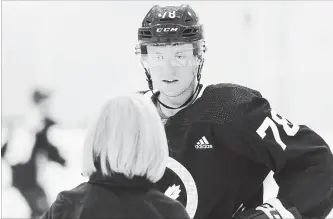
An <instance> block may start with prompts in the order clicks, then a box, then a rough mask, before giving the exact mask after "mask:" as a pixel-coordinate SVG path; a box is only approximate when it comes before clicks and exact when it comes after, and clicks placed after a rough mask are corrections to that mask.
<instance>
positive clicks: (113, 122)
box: [83, 94, 169, 182]
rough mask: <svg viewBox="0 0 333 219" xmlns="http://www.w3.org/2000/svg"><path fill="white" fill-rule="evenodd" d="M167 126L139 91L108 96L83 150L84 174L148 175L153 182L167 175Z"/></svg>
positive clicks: (148, 100)
mask: <svg viewBox="0 0 333 219" xmlns="http://www.w3.org/2000/svg"><path fill="white" fill-rule="evenodd" d="M168 153H169V152H168V146H167V139H166V135H165V130H164V126H163V124H162V121H161V119H160V117H159V115H158V113H157V110H156V108H155V106H154V105H153V103H152V101H151V100H150V99H149V98H147V97H144V96H143V95H140V94H128V95H121V96H117V97H114V98H111V99H109V100H108V101H107V102H106V103H105V105H104V106H103V107H102V110H101V112H100V114H99V116H98V119H97V121H96V122H95V123H94V124H93V126H92V127H91V128H90V130H88V133H87V136H86V139H85V145H84V153H83V174H84V175H86V176H87V175H88V176H89V175H91V174H92V173H93V172H96V167H95V165H94V162H95V161H96V157H97V162H99V165H100V167H101V172H102V173H103V174H104V175H112V172H117V173H122V174H124V175H125V176H127V177H128V178H132V177H133V176H145V177H147V179H149V180H150V181H152V182H156V181H158V180H159V179H160V178H161V177H162V176H163V174H164V171H165V168H166V161H167V158H168V155H169V154H168Z"/></svg>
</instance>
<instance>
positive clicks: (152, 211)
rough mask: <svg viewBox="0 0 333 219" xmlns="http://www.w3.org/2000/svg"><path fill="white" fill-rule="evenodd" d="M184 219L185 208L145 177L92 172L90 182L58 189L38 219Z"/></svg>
mask: <svg viewBox="0 0 333 219" xmlns="http://www.w3.org/2000/svg"><path fill="white" fill-rule="evenodd" d="M65 218H66V219H82V218H85V219H88V218H89V219H99V218H110V219H125V218H126V219H139V218H140V219H184V218H189V216H188V214H187V213H186V210H185V208H184V207H183V205H182V204H180V203H179V202H178V201H175V200H173V199H171V198H169V197H167V196H165V195H164V194H163V193H161V192H159V191H158V190H157V189H155V185H154V184H153V183H151V182H149V181H148V180H147V179H146V178H144V177H134V178H133V179H128V178H126V177H125V176H124V175H122V174H118V173H117V174H114V175H112V177H105V176H103V175H102V174H101V173H100V172H96V173H94V174H92V176H91V177H90V179H89V181H88V182H86V183H82V184H81V185H79V186H77V187H76V188H74V189H72V190H70V191H63V192H61V193H60V194H59V195H58V197H57V199H56V201H55V202H54V203H53V204H52V206H51V207H50V209H49V210H48V211H47V212H45V213H44V215H43V216H42V217H41V219H65Z"/></svg>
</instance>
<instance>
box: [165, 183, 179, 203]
mask: <svg viewBox="0 0 333 219" xmlns="http://www.w3.org/2000/svg"><path fill="white" fill-rule="evenodd" d="M179 187H180V185H178V186H176V185H175V184H173V186H169V188H168V189H167V190H166V191H165V193H164V194H165V195H166V196H168V197H170V198H172V199H175V200H176V199H177V198H178V197H179V194H180V192H181V190H180V189H179Z"/></svg>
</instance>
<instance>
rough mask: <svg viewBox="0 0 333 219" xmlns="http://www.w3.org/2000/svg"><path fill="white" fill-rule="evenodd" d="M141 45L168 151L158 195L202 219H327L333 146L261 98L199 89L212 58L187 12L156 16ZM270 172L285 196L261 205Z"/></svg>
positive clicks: (160, 10)
mask: <svg viewBox="0 0 333 219" xmlns="http://www.w3.org/2000/svg"><path fill="white" fill-rule="evenodd" d="M138 40H139V45H138V46H137V48H136V49H137V54H140V55H141V63H142V65H143V67H144V69H145V73H146V76H147V81H148V84H149V90H148V91H145V92H142V93H143V94H144V95H146V96H148V97H151V99H152V101H153V102H154V103H155V104H156V107H157V109H158V111H159V113H160V115H161V118H162V120H163V121H164V123H165V130H166V133H167V137H168V141H169V148H170V162H169V164H168V165H169V166H168V167H169V169H168V171H167V172H166V173H165V175H164V177H163V178H162V180H161V181H160V182H159V183H158V184H157V185H158V187H159V188H160V189H162V190H163V191H165V193H166V194H168V195H170V196H171V197H174V198H175V199H178V200H179V201H181V202H182V203H183V204H184V206H186V209H187V211H188V213H189V214H190V216H191V217H194V218H196V219H199V218H200V219H202V218H207V219H215V218H217V219H230V218H236V219H245V218H247V219H250V218H251V219H265V218H267V219H268V218H276V219H279V218H288V219H291V218H297V219H301V218H303V219H308V218H325V217H326V216H327V214H328V213H329V212H330V210H331V209H332V205H333V195H332V190H333V157H332V152H331V151H330V148H329V146H328V145H327V144H326V143H325V141H324V140H323V139H322V138H321V137H320V136H319V135H317V134H316V133H315V132H314V131H312V130H311V129H310V128H308V127H307V126H303V125H296V124H292V123H291V122H290V121H288V120H287V119H286V118H284V117H282V116H281V115H279V114H277V113H276V112H275V111H274V110H273V109H272V108H271V106H270V104H269V102H268V101H267V100H266V99H265V98H264V97H262V96H261V94H260V93H259V92H258V91H256V90H253V89H250V88H247V87H243V86H240V85H235V84H214V85H209V86H207V87H204V86H203V85H202V84H200V78H201V69H202V66H203V63H204V52H205V51H206V48H205V42H204V35H203V26H202V25H201V24H199V19H198V16H197V14H196V13H195V12H194V11H193V10H192V8H191V7H190V6H188V5H181V6H180V7H173V6H168V7H160V6H154V7H153V8H152V9H151V10H150V11H149V12H148V13H147V15H146V16H145V18H144V20H143V22H142V27H140V28H139V29H138ZM155 89H156V90H155ZM270 170H272V171H274V178H275V180H276V182H277V184H278V185H279V192H278V195H277V197H276V199H271V200H263V181H264V179H265V177H266V176H267V174H268V173H269V171H270ZM264 201H265V203H263V202H264Z"/></svg>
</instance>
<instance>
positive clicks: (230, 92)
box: [196, 83, 263, 124]
mask: <svg viewBox="0 0 333 219" xmlns="http://www.w3.org/2000/svg"><path fill="white" fill-rule="evenodd" d="M262 100H263V98H262V95H261V94H260V92H259V91H257V90H253V89H251V88H248V87H245V86H242V85H237V84H231V83H220V84H213V85H209V86H207V87H206V88H205V89H204V91H203V93H202V95H201V97H200V98H199V99H198V101H197V103H196V104H197V107H196V108H202V109H201V110H198V112H199V114H200V115H199V116H198V115H197V118H200V119H201V120H202V121H207V122H210V123H219V124H223V123H229V122H231V121H233V120H234V119H236V118H239V117H241V116H243V115H244V114H246V113H248V112H251V110H252V109H254V108H256V105H258V104H261V102H262Z"/></svg>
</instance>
